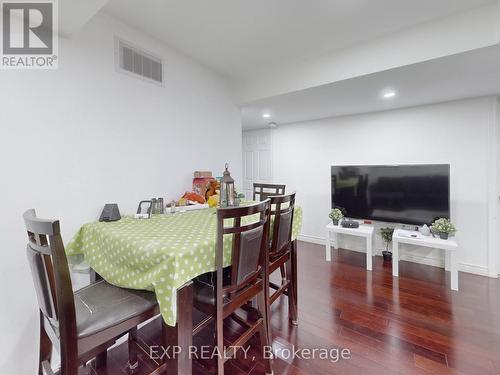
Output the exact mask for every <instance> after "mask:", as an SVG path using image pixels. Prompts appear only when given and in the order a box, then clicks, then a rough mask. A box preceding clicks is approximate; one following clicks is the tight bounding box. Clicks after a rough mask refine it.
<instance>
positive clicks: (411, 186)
mask: <svg viewBox="0 0 500 375" xmlns="http://www.w3.org/2000/svg"><path fill="white" fill-rule="evenodd" d="M331 172H332V208H342V209H344V210H345V215H346V216H347V217H350V218H355V219H368V220H377V221H385V222H395V223H403V224H416V225H422V224H430V223H432V222H433V221H434V220H435V219H436V218H440V217H446V218H449V217H450V165H449V164H427V165H361V166H332V170H331Z"/></svg>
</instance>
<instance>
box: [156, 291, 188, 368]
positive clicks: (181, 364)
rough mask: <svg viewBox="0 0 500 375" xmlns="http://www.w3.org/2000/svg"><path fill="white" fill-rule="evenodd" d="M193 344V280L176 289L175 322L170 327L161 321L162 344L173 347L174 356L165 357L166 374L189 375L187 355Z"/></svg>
mask: <svg viewBox="0 0 500 375" xmlns="http://www.w3.org/2000/svg"><path fill="white" fill-rule="evenodd" d="M192 344H193V282H192V281H189V282H188V283H186V284H184V285H183V286H182V287H180V288H179V289H177V324H176V325H175V327H171V326H168V325H166V324H165V322H163V346H164V347H165V348H169V347H170V348H173V347H176V348H177V349H175V353H176V354H175V356H174V355H170V358H167V374H168V375H176V374H178V375H191V374H192V373H193V370H192V362H191V358H190V356H189V351H190V348H191V346H192Z"/></svg>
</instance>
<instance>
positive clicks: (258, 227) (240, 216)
mask: <svg viewBox="0 0 500 375" xmlns="http://www.w3.org/2000/svg"><path fill="white" fill-rule="evenodd" d="M269 215H270V205H269V200H266V201H264V202H260V203H256V204H253V205H251V206H246V207H236V208H219V209H218V210H217V260H216V266H217V283H218V284H217V285H222V268H223V264H224V261H223V257H224V255H223V252H224V238H226V240H227V236H232V252H231V282H230V285H225V286H224V288H223V289H224V292H225V293H233V292H236V291H239V290H241V289H243V288H245V286H247V285H249V284H251V283H252V282H253V281H255V280H256V279H257V278H258V277H259V276H260V275H261V274H262V272H263V271H264V266H266V265H267V262H268V247H267V241H268V230H269V228H268V225H267V223H268V221H269ZM219 278H220V280H219Z"/></svg>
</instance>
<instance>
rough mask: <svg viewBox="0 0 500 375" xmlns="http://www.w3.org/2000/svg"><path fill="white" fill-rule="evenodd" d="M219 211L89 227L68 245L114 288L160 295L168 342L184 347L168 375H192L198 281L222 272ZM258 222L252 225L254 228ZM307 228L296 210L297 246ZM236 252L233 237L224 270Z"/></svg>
mask: <svg viewBox="0 0 500 375" xmlns="http://www.w3.org/2000/svg"><path fill="white" fill-rule="evenodd" d="M251 203H252V202H246V203H244V204H251ZM216 210H217V209H216V208H205V209H200V210H194V211H186V212H182V211H177V212H175V213H165V214H158V215H151V218H149V219H137V218H135V217H134V216H123V217H122V218H121V219H120V220H118V221H113V222H99V221H95V222H91V223H87V224H84V225H83V226H82V227H81V228H80V229H79V230H78V232H77V233H76V235H75V236H74V237H73V239H72V240H71V241H70V242H69V243H68V245H67V246H66V252H67V254H68V255H70V256H72V255H83V257H84V260H85V262H86V263H87V264H88V265H89V266H90V267H91V269H92V270H93V272H95V274H98V275H99V276H100V277H102V278H103V279H105V280H106V281H107V282H109V283H110V284H113V285H116V286H118V287H123V288H129V289H138V290H148V291H151V292H153V293H155V295H156V299H157V301H158V304H159V307H160V312H161V316H162V320H163V327H164V329H163V331H164V332H163V337H164V343H165V345H168V346H174V345H175V346H176V347H179V348H181V350H180V353H179V355H177V356H176V358H170V359H169V360H168V361H167V364H166V366H167V371H171V372H168V373H182V374H190V373H191V369H192V367H191V366H192V365H191V361H190V359H189V358H188V352H189V349H188V348H189V347H190V346H191V344H192V329H193V323H192V316H193V282H192V280H193V279H194V278H196V277H197V276H200V275H202V274H205V273H207V272H213V271H215V270H216V267H215V255H216V254H215V250H216V236H217V215H216ZM257 219H258V218H257V217H253V218H252V217H248V218H247V219H246V220H247V221H248V223H250V222H252V221H256V220H257ZM272 221H273V218H272V217H271V222H272ZM301 225H302V209H301V207H299V206H295V208H294V218H293V226H292V234H291V236H292V241H296V239H297V236H298V234H299V232H300V229H301ZM270 227H271V228H272V225H271V226H270ZM270 235H271V236H272V233H270ZM292 247H293V248H296V246H292ZM231 249H232V236H230V235H228V236H225V238H224V256H223V259H224V266H228V265H230V264H231Z"/></svg>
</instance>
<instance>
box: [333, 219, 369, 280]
mask: <svg viewBox="0 0 500 375" xmlns="http://www.w3.org/2000/svg"><path fill="white" fill-rule="evenodd" d="M339 234H346V235H349V236H356V237H364V238H366V269H367V270H368V271H371V270H372V255H373V254H372V252H373V227H372V226H370V225H360V226H359V227H358V228H344V227H342V226H340V225H333V223H332V222H330V224H328V225H327V226H326V260H327V261H328V262H330V261H331V260H332V249H331V241H332V240H333V244H334V247H335V248H336V249H338V235H339Z"/></svg>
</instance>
